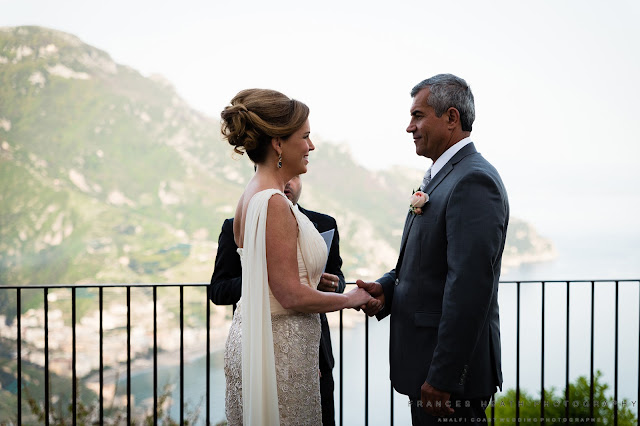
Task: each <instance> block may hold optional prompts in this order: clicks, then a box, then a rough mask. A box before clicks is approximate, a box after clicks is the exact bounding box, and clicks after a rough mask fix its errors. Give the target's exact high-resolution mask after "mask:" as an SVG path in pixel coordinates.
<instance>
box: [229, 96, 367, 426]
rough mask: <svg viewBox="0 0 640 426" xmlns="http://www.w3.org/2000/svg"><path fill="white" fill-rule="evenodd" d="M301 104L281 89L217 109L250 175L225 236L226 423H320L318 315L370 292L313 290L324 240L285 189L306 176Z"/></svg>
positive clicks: (363, 299) (307, 146)
mask: <svg viewBox="0 0 640 426" xmlns="http://www.w3.org/2000/svg"><path fill="white" fill-rule="evenodd" d="M308 116H309V108H308V107H307V106H306V105H305V104H303V103H302V102H299V101H297V100H294V99H289V98H288V97H286V96H285V95H283V94H282V93H280V92H277V91H274V90H264V89H249V90H243V91H241V92H239V93H238V94H237V95H236V96H235V97H234V98H233V99H232V100H231V105H230V106H227V107H226V108H225V109H224V110H223V111H222V113H221V117H222V134H223V136H224V137H225V138H226V139H227V140H228V142H229V143H230V144H231V145H232V146H234V150H235V151H236V152H238V153H240V154H242V153H243V152H246V153H247V154H248V156H249V158H250V159H251V161H253V162H254V163H255V165H256V173H255V175H254V176H253V178H252V179H251V181H250V182H249V183H248V184H247V186H246V188H245V190H244V193H243V194H242V196H241V197H240V200H239V201H238V206H237V208H236V213H235V220H234V224H233V227H234V229H233V233H234V238H235V242H236V244H237V245H238V247H239V248H238V253H239V254H240V258H241V261H242V298H241V299H240V302H239V303H238V309H237V310H236V312H235V315H234V317H233V322H232V325H231V329H230V331H229V337H228V339H227V343H226V346H225V377H226V382H227V383H226V401H225V402H226V409H225V411H226V415H227V421H228V424H229V425H242V424H244V425H252V426H253V425H319V424H321V423H322V413H321V408H320V385H319V377H318V371H319V366H318V346H319V341H320V319H319V316H318V312H331V311H337V310H340V309H343V308H355V307H359V306H361V305H363V304H366V303H367V302H368V301H369V300H370V299H371V296H369V294H368V293H367V292H366V291H364V290H363V289H360V288H356V289H354V290H352V291H351V292H349V293H346V294H337V293H325V292H321V291H318V290H316V289H315V287H316V284H317V283H318V282H319V280H320V277H321V275H322V272H323V268H324V265H325V263H326V259H327V247H326V244H325V242H324V240H323V238H322V236H321V235H320V234H319V233H318V231H317V230H316V229H315V227H314V225H313V224H312V223H311V222H310V221H309V219H308V218H307V217H306V216H305V215H304V214H302V213H300V212H299V211H298V209H297V208H295V207H294V206H293V205H292V204H291V202H290V201H289V200H288V199H287V198H286V196H285V195H284V186H285V184H286V183H287V182H288V181H289V180H290V179H291V178H293V177H294V176H297V175H299V174H302V173H306V171H307V164H308V163H309V153H310V151H313V150H314V149H315V147H314V145H313V143H312V142H311V139H310V138H309V133H310V127H309V120H308Z"/></svg>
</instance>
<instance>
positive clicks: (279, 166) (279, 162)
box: [278, 154, 282, 169]
mask: <svg viewBox="0 0 640 426" xmlns="http://www.w3.org/2000/svg"><path fill="white" fill-rule="evenodd" d="M278 168H279V169H281V168H282V154H280V155H278Z"/></svg>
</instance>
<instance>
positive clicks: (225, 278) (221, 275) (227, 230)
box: [207, 219, 242, 305]
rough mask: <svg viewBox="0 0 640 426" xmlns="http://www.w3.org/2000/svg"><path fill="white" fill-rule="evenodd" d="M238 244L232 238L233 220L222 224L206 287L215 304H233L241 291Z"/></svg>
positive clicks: (238, 298)
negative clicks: (209, 278) (213, 263)
mask: <svg viewBox="0 0 640 426" xmlns="http://www.w3.org/2000/svg"><path fill="white" fill-rule="evenodd" d="M237 249H238V246H237V245H236V243H235V241H234V239H233V220H232V219H227V220H225V221H224V223H223V224H222V231H221V232H220V237H218V253H217V254H216V263H215V266H214V268H213V275H212V276H211V284H209V287H208V289H207V290H208V291H207V292H208V293H209V299H210V300H211V301H212V302H213V303H215V304H216V305H234V304H236V303H238V301H239V300H240V295H241V293H242V265H241V263H240V255H238V252H237Z"/></svg>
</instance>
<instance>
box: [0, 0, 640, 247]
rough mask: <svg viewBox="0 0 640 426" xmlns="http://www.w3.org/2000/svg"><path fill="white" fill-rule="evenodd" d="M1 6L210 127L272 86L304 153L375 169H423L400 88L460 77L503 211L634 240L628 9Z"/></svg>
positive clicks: (635, 65) (637, 49)
mask: <svg viewBox="0 0 640 426" xmlns="http://www.w3.org/2000/svg"><path fill="white" fill-rule="evenodd" d="M376 3H377V4H376ZM0 10H2V13H1V14H0V26H14V25H41V26H46V27H51V28H55V29H59V30H62V31H66V32H70V33H72V34H74V35H77V36H78V37H80V38H81V39H82V40H83V41H85V42H86V43H89V44H91V45H94V46H96V47H98V48H101V49H103V50H105V51H107V52H108V53H109V54H110V55H111V56H112V57H113V59H114V60H115V61H116V62H118V63H122V64H126V65H129V66H131V67H133V68H135V69H137V70H139V71H140V72H142V73H143V74H145V75H149V74H152V73H159V74H162V75H164V76H165V77H166V78H167V79H168V80H169V81H171V82H172V83H173V84H174V86H175V87H176V89H177V90H178V92H179V93H180V94H181V95H182V96H183V97H184V98H185V99H186V100H187V101H188V102H189V103H191V104H192V105H193V106H194V107H195V108H197V109H199V110H201V111H203V112H205V113H206V114H208V115H211V116H214V117H217V116H218V114H219V111H220V110H221V109H222V108H223V107H224V105H226V104H227V103H228V102H229V100H230V99H231V98H232V97H233V95H234V94H235V93H236V92H237V91H238V90H241V89H244V88H248V87H267V88H273V89H277V90H280V91H282V92H284V93H285V94H287V95H289V96H292V97H295V98H298V99H300V100H302V101H304V102H305V103H307V104H308V105H309V106H310V108H311V128H312V136H315V138H316V142H318V141H321V142H322V141H332V142H334V143H341V144H348V145H349V146H350V147H351V151H352V153H353V154H354V157H355V158H356V159H357V161H359V162H360V163H362V164H363V165H364V166H366V167H368V168H372V169H375V168H383V167H386V166H389V165H393V164H401V165H407V166H411V167H416V168H420V169H426V167H427V166H428V164H429V160H426V159H424V158H421V157H417V156H416V155H415V149H414V145H413V141H412V139H411V137H410V135H408V134H407V133H405V128H406V126H407V123H408V119H409V114H408V110H409V106H410V103H411V98H410V96H409V91H410V89H411V87H412V86H413V85H414V84H416V83H417V82H419V81H420V80H422V79H424V78H427V77H430V76H432V75H434V74H437V73H441V72H450V73H454V74H457V75H459V76H461V77H463V78H465V79H466V80H467V82H468V83H469V84H470V85H471V88H472V90H473V92H474V95H475V98H476V122H475V124H474V131H473V133H472V138H473V140H474V141H475V143H476V146H477V148H478V149H479V151H480V152H482V153H483V155H485V157H487V158H488V159H489V160H490V161H491V162H493V163H494V165H496V167H497V168H498V169H499V171H500V172H501V174H502V176H503V179H504V181H505V183H506V185H507V189H508V190H509V195H510V199H511V204H512V211H513V213H514V214H515V215H518V216H520V217H523V218H526V219H530V220H534V221H535V222H536V223H537V224H539V225H540V226H541V228H542V230H543V232H544V231H547V232H555V231H558V230H564V229H566V227H567V226H569V227H571V226H576V229H579V227H582V228H584V227H585V226H589V227H596V228H599V229H600V230H601V231H602V232H609V231H613V230H616V232H624V231H625V230H626V229H629V227H632V229H631V230H632V231H633V232H635V233H636V234H637V235H640V227H638V225H637V220H636V219H635V216H637V213H638V212H640V191H639V190H638V183H639V182H640V172H639V171H638V170H639V169H640V167H638V165H637V164H636V163H637V162H638V157H639V156H640V143H639V142H640V141H639V140H638V134H637V131H636V123H638V122H639V120H638V117H637V116H638V113H640V108H638V100H639V99H640V85H639V84H638V82H637V78H638V76H639V75H640V25H638V22H640V2H638V1H635V0H633V1H620V0H617V1H610V2H606V3H605V2H601V1H597V2H596V1H590V0H587V1H584V0H580V1H577V0H576V1H573V0H572V1H557V0H554V1H542V0H536V1H517V2H516V1H457V2H446V3H444V2H438V3H435V2H427V1H424V0H419V1H407V0H398V1H393V2H365V1H345V0H341V1H334V0H323V1H304V2H303V1H278V2H267V1H251V0H250V1H219V0H218V1H216V0H207V1H205V0H201V1H195V0H182V1H174V2H163V1H158V0H154V1H147V0H127V1H121V0H112V1H109V2H104V1H100V2H98V1H94V0H72V1H56V2H52V1H50V0H37V1H36V0H16V1H5V0H0ZM318 149H322V143H320V144H318ZM311 166H312V164H311Z"/></svg>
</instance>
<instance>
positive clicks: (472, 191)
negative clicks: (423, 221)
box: [427, 170, 508, 393]
mask: <svg viewBox="0 0 640 426" xmlns="http://www.w3.org/2000/svg"><path fill="white" fill-rule="evenodd" d="M507 222H508V201H507V199H506V193H505V192H504V187H503V186H502V184H501V182H499V181H498V180H496V177H495V176H493V175H491V174H489V173H485V172H484V171H481V170H475V171H473V172H471V173H469V174H467V175H466V176H464V177H462V178H461V179H460V181H459V182H457V183H456V185H455V187H454V188H453V190H452V192H451V194H450V197H449V201H448V203H447V210H446V239H447V246H446V251H447V253H446V255H447V267H448V272H447V277H446V282H445V286H444V294H443V299H442V317H441V319H440V324H439V328H438V343H437V346H436V348H435V351H434V353H433V358H432V360H431V366H430V368H429V373H428V376H427V382H428V383H429V384H430V385H432V386H434V387H436V388H438V389H442V390H446V391H449V392H452V393H455V392H459V393H461V392H463V391H464V383H465V380H466V376H467V369H468V366H469V365H470V363H471V360H472V357H473V355H474V351H475V348H476V346H477V344H478V342H479V339H480V338H481V334H482V332H483V330H486V326H485V323H486V321H487V317H488V312H489V308H490V306H491V304H492V301H493V298H494V297H497V286H498V277H497V276H496V270H497V271H498V274H499V268H498V266H499V264H500V260H501V255H502V249H503V245H504V238H505V235H506V231H507V229H506V226H507V225H506V224H507Z"/></svg>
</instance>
